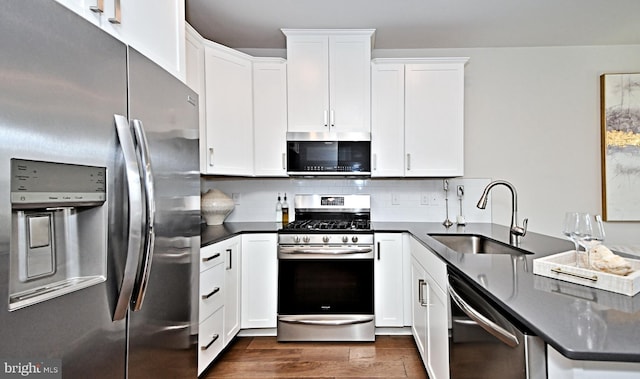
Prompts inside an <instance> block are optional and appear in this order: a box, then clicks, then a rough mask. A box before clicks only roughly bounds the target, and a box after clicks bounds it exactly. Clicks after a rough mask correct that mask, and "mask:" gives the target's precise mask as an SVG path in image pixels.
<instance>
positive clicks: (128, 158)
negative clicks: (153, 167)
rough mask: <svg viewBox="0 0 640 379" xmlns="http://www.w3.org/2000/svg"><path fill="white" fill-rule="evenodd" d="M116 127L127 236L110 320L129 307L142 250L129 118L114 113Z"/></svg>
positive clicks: (119, 317) (138, 185) (137, 175)
mask: <svg viewBox="0 0 640 379" xmlns="http://www.w3.org/2000/svg"><path fill="white" fill-rule="evenodd" d="M114 119H115V126H116V131H117V134H118V140H119V142H120V148H121V149H122V155H123V156H124V169H125V177H126V180H127V190H128V193H129V195H128V196H129V199H128V203H129V220H128V221H129V231H128V232H129V236H128V240H127V257H126V260H125V267H124V273H123V277H122V284H121V285H120V293H119V294H118V299H117V301H116V306H115V310H114V313H113V319H114V320H122V319H124V317H125V316H126V314H127V310H128V309H129V302H130V300H131V295H132V293H133V287H134V285H135V281H136V274H137V270H138V261H139V260H140V254H141V253H142V186H141V183H140V171H139V168H138V160H137V158H136V152H135V147H134V145H133V135H132V134H131V128H130V127H129V121H128V120H127V119H126V117H124V116H121V115H118V114H116V115H114Z"/></svg>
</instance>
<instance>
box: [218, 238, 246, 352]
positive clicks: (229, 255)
mask: <svg viewBox="0 0 640 379" xmlns="http://www.w3.org/2000/svg"><path fill="white" fill-rule="evenodd" d="M240 241H241V238H240V237H234V238H232V239H231V240H228V241H227V242H225V246H224V269H225V272H224V307H223V309H224V344H225V345H226V344H228V343H229V341H231V340H232V339H233V337H235V335H236V334H238V332H239V331H240V296H241V285H240V267H241V264H242V262H241V260H240V246H241V243H240Z"/></svg>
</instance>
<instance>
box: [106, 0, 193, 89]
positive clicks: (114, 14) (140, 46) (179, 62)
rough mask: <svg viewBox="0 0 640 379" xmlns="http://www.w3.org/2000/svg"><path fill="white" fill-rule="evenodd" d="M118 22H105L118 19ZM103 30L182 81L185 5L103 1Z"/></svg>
mask: <svg viewBox="0 0 640 379" xmlns="http://www.w3.org/2000/svg"><path fill="white" fill-rule="evenodd" d="M117 3H120V10H119V16H120V17H119V18H120V21H119V23H112V22H109V20H113V19H115V18H118V10H117ZM104 15H105V17H104V18H105V20H104V21H103V23H102V26H103V28H104V29H105V30H106V31H107V32H108V33H110V34H112V35H114V36H116V37H118V38H120V39H121V40H122V41H124V42H125V43H127V44H128V45H130V46H131V47H133V48H134V49H136V50H138V51H139V52H141V53H142V54H144V55H145V56H147V57H148V58H150V59H151V60H153V61H154V62H156V63H157V64H158V65H160V66H162V67H163V68H164V69H165V70H167V71H169V72H170V73H172V74H173V75H174V76H175V77H177V78H178V79H180V80H183V81H184V80H185V72H184V70H185V67H184V66H185V61H184V59H185V58H184V48H185V47H184V46H185V3H184V1H181V0H165V1H153V0H105V12H104Z"/></svg>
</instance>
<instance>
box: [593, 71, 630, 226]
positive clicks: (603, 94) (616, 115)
mask: <svg viewBox="0 0 640 379" xmlns="http://www.w3.org/2000/svg"><path fill="white" fill-rule="evenodd" d="M600 101H601V120H602V121H601V123H602V207H603V210H602V214H603V216H604V219H605V220H606V221H640V73H630V74H603V75H601V76H600Z"/></svg>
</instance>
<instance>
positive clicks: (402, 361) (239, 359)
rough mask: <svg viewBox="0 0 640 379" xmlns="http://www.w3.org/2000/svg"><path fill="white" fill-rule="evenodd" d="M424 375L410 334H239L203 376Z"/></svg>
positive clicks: (423, 376)
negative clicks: (304, 337) (303, 338)
mask: <svg viewBox="0 0 640 379" xmlns="http://www.w3.org/2000/svg"><path fill="white" fill-rule="evenodd" d="M376 377H377V378H427V374H426V372H425V369H424V366H423V364H422V361H421V360H420V355H419V353H418V350H417V348H416V345H415V343H414V341H413V338H412V337H411V336H377V337H376V341H375V342H280V343H279V342H277V341H276V338H275V337H239V338H236V340H235V342H232V344H231V345H230V346H229V347H228V348H227V349H226V351H225V352H224V353H223V354H222V355H221V356H220V357H218V359H217V360H216V361H215V362H214V363H213V364H212V365H211V366H210V367H209V369H208V370H207V371H206V372H204V373H203V375H202V378H207V379H210V378H342V379H346V378H376ZM427 379H428V378H427Z"/></svg>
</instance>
